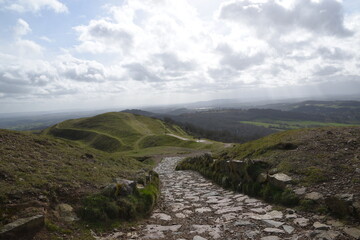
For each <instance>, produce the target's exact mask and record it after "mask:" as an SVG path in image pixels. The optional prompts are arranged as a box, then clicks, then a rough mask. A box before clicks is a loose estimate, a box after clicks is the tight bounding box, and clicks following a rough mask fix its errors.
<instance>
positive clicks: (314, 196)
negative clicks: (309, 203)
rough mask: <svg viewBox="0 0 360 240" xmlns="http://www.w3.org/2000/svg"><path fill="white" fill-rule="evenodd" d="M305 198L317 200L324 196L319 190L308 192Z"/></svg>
mask: <svg viewBox="0 0 360 240" xmlns="http://www.w3.org/2000/svg"><path fill="white" fill-rule="evenodd" d="M305 198H306V199H309V200H314V201H317V200H320V199H323V198H324V196H323V195H322V194H321V193H318V192H311V193H308V194H306V195H305Z"/></svg>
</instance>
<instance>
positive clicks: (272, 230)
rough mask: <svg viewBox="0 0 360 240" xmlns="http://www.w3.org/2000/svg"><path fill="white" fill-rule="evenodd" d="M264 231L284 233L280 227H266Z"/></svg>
mask: <svg viewBox="0 0 360 240" xmlns="http://www.w3.org/2000/svg"><path fill="white" fill-rule="evenodd" d="M264 232H267V233H284V231H283V230H281V229H278V228H265V229H264Z"/></svg>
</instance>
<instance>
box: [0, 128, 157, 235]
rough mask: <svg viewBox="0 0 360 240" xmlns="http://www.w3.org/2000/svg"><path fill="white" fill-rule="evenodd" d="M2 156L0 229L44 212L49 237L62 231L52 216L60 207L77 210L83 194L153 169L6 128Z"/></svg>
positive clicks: (0, 135)
mask: <svg viewBox="0 0 360 240" xmlns="http://www.w3.org/2000/svg"><path fill="white" fill-rule="evenodd" d="M0 152H1V154H0V227H1V225H3V224H7V223H9V222H11V221H14V220H16V219H18V218H22V217H29V216H34V215H36V214H45V215H46V217H47V221H48V224H49V225H47V227H49V228H51V229H52V230H53V232H51V233H49V234H48V235H46V236H45V239H50V238H49V235H57V234H60V233H61V231H60V230H61V228H60V227H56V228H55V225H54V223H51V222H52V221H53V220H54V222H57V221H58V219H57V218H56V217H54V215H53V214H54V213H53V210H54V208H55V206H56V205H57V204H59V203H68V204H71V205H72V206H73V207H75V208H76V207H78V206H79V205H81V201H82V199H83V198H84V197H85V196H88V195H91V194H93V193H97V192H98V191H100V189H102V188H103V187H104V186H106V185H107V184H109V183H111V182H112V181H113V179H114V178H127V179H137V177H138V176H139V174H140V173H143V172H146V171H147V170H149V169H151V168H152V166H150V165H146V164H144V163H141V162H139V161H137V160H135V159H133V158H129V157H124V156H121V155H120V154H117V153H115V154H110V153H107V152H103V151H99V150H96V149H93V148H87V147H84V146H79V145H78V144H74V143H71V142H70V141H64V140H60V139H54V138H52V137H48V136H39V135H33V134H26V133H21V132H15V131H8V130H0ZM59 224H60V225H61V223H59ZM59 231H60V233H59ZM66 233H67V234H69V236H70V235H73V234H80V235H83V234H84V231H83V230H82V229H81V228H78V227H77V226H72V227H70V230H69V229H68V230H67V231H66ZM61 234H64V233H61ZM80 235H79V236H80ZM85 235H86V234H85ZM66 238H68V237H66ZM68 239H70V237H69V238H68ZM77 239H81V238H80V237H79V238H77Z"/></svg>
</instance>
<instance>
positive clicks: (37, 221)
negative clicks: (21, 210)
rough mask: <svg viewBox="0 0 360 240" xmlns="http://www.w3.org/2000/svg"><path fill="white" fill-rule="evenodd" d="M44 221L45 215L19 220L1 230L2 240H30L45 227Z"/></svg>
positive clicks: (0, 238)
mask: <svg viewBox="0 0 360 240" xmlns="http://www.w3.org/2000/svg"><path fill="white" fill-rule="evenodd" d="M44 221H45V220H44V216H43V215H37V216H33V217H29V218H21V219H18V220H16V221H15V222H12V223H9V224H7V225H5V226H4V227H3V228H2V229H1V230H0V240H10V239H14V240H15V239H21V240H30V239H32V238H33V237H34V236H35V234H36V233H37V232H38V231H40V230H41V229H42V228H43V227H44V224H45V222H44Z"/></svg>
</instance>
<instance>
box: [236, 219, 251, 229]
mask: <svg viewBox="0 0 360 240" xmlns="http://www.w3.org/2000/svg"><path fill="white" fill-rule="evenodd" d="M250 225H254V224H253V223H252V222H250V221H246V220H239V221H236V222H235V223H234V226H235V227H237V226H250Z"/></svg>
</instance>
